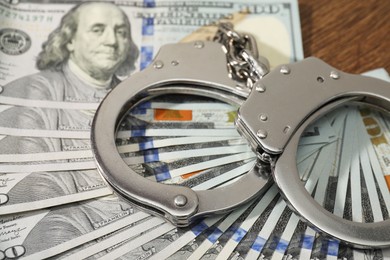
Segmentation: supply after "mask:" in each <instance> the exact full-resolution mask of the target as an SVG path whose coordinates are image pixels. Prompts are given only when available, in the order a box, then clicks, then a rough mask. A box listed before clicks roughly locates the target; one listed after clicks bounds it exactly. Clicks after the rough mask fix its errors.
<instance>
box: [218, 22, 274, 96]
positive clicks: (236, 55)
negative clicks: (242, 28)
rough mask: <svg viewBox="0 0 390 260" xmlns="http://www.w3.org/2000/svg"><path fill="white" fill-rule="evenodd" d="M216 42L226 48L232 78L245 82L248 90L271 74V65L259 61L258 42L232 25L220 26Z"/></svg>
mask: <svg viewBox="0 0 390 260" xmlns="http://www.w3.org/2000/svg"><path fill="white" fill-rule="evenodd" d="M214 41H216V42H219V43H221V44H222V45H223V46H224V47H225V51H226V55H227V59H228V71H229V74H230V75H231V77H232V78H233V79H234V80H236V81H239V82H244V83H245V85H246V86H247V87H248V88H250V89H251V88H252V87H253V85H254V83H255V82H256V81H258V80H259V79H261V78H262V77H263V76H264V75H266V74H267V73H268V72H269V65H268V64H267V63H265V62H260V61H259V54H258V49H257V45H256V40H255V39H254V37H253V36H251V35H249V34H240V33H238V32H237V31H235V30H234V29H233V25H232V24H231V23H220V24H218V31H217V33H216V34H215V36H214Z"/></svg>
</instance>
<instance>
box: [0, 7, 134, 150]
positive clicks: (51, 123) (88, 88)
mask: <svg viewBox="0 0 390 260" xmlns="http://www.w3.org/2000/svg"><path fill="white" fill-rule="evenodd" d="M138 55H139V50H138V48H137V46H136V45H135V44H134V42H133V40H132V37H131V26H130V22H129V19H128V18H127V16H126V14H125V13H124V12H123V11H122V10H121V9H120V8H118V7H117V6H115V5H114V4H111V3H104V2H88V3H82V4H80V5H77V6H75V7H74V8H72V9H71V10H70V11H69V12H68V13H67V14H65V15H64V16H63V18H62V20H61V22H60V24H59V26H58V27H57V28H56V29H55V30H54V31H53V32H52V33H51V34H50V35H49V36H48V39H47V41H46V42H45V43H44V44H43V46H42V51H41V52H40V53H39V54H38V56H37V60H36V66H37V68H38V69H39V70H40V72H39V73H36V74H33V75H29V76H26V77H22V78H20V79H17V80H15V81H13V82H11V83H9V84H7V85H6V86H4V87H3V90H2V92H1V93H0V95H4V96H8V97H17V98H26V99H34V100H50V101H65V102H83V103H87V102H94V103H97V102H100V101H101V100H102V99H103V98H104V96H105V95H106V94H107V93H108V92H109V91H110V90H111V89H112V88H114V87H115V86H116V85H117V84H118V83H119V82H120V80H119V78H121V77H126V76H128V75H130V73H131V72H132V71H133V70H134V69H135V62H136V60H137V58H138ZM93 113H94V111H86V110H77V109H66V110H59V109H43V108H27V107H14V108H9V109H7V110H5V111H3V112H2V113H1V114H0V122H1V123H0V124H1V126H5V127H14V128H27V129H47V130H89V128H90V125H91V121H92V118H93ZM87 143H88V140H84V141H83V140H74V139H61V140H60V139H58V140H54V139H50V140H49V139H48V138H20V137H19V138H16V137H11V136H8V137H6V138H4V139H2V140H1V146H2V147H3V148H2V149H1V148H0V150H1V152H4V153H26V152H45V151H53V150H54V151H59V150H76V149H78V147H84V148H85V147H86V148H88V147H87V146H88V144H87Z"/></svg>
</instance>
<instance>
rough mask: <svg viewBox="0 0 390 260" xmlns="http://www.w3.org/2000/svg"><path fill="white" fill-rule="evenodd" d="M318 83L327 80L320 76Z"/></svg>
mask: <svg viewBox="0 0 390 260" xmlns="http://www.w3.org/2000/svg"><path fill="white" fill-rule="evenodd" d="M317 81H318V82H319V83H322V82H324V81H325V79H324V78H323V77H321V76H318V77H317Z"/></svg>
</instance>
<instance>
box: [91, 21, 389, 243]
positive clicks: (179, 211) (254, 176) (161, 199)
mask: <svg viewBox="0 0 390 260" xmlns="http://www.w3.org/2000/svg"><path fill="white" fill-rule="evenodd" d="M251 52H252V53H255V54H256V53H257V50H256V45H255V44H253V41H252V40H251V37H250V36H248V35H241V34H239V33H237V32H235V31H234V30H233V28H232V26H230V25H229V24H221V25H219V29H218V32H217V34H216V40H215V41H213V42H212V41H196V42H192V43H180V44H169V45H165V46H163V47H162V48H161V49H160V51H159V53H158V54H157V56H156V58H155V59H154V61H153V63H152V64H151V65H150V66H149V67H147V68H146V69H144V70H143V71H141V72H139V73H135V74H134V75H132V76H131V77H130V78H129V79H127V80H125V81H123V82H122V83H120V84H119V85H118V86H117V87H116V88H115V89H113V90H112V91H111V92H110V93H109V94H108V95H107V96H106V97H105V99H104V100H103V101H102V103H101V104H100V106H99V108H98V110H97V112H96V115H95V118H94V121H93V125H92V134H91V141H92V150H93V153H94V158H95V161H96V164H97V168H98V170H99V172H100V173H101V174H102V175H103V176H104V178H105V179H106V180H107V181H108V183H109V184H110V185H111V186H112V187H113V188H114V189H115V190H116V191H117V192H119V193H120V194H121V195H123V196H125V197H126V198H128V199H130V200H132V201H133V202H135V203H136V204H138V205H141V206H142V207H143V208H144V209H146V210H147V211H149V212H151V213H153V214H155V215H158V216H162V217H165V218H166V219H168V220H169V221H170V222H172V223H173V224H175V225H177V226H187V225H189V224H190V223H193V222H194V221H196V220H197V219H199V218H202V217H206V216H210V215H213V214H216V213H224V212H229V211H231V210H233V209H235V208H237V207H238V206H239V205H242V204H243V203H245V202H248V201H250V200H252V199H253V198H256V197H258V196H261V195H262V194H263V193H264V192H265V191H266V190H267V189H268V187H269V186H270V185H271V184H272V183H276V184H277V186H278V187H279V190H280V192H281V194H282V196H283V197H284V199H285V200H286V202H287V204H288V205H289V206H290V207H291V208H292V209H293V210H294V211H295V212H296V213H297V214H298V215H299V216H301V218H302V219H303V220H305V221H307V222H308V223H309V224H310V225H311V226H312V227H314V228H315V229H316V230H317V231H321V232H323V233H325V234H327V235H330V236H332V237H334V238H337V239H339V240H340V241H343V242H345V243H347V244H349V245H352V246H355V247H358V248H374V247H375V248H381V247H388V246H390V219H388V220H385V221H382V222H375V223H357V222H352V221H349V220H346V219H343V218H341V217H338V216H335V215H333V214H332V213H330V212H328V211H327V210H326V209H324V208H323V207H322V206H320V205H319V204H318V203H317V202H316V201H315V200H314V199H313V198H312V197H311V196H310V194H309V193H308V192H307V191H306V190H305V188H304V186H303V185H302V181H301V180H300V177H299V174H298V170H297V166H296V154H297V147H298V141H299V138H300V136H301V134H302V133H303V130H304V129H305V128H306V127H307V126H308V125H309V124H310V123H311V122H313V121H314V120H315V119H317V118H318V117H320V116H321V115H324V114H325V113H327V112H329V111H330V110H332V109H335V108H336V107H338V106H340V105H341V104H344V103H346V102H350V101H358V102H363V103H368V104H371V105H374V106H376V107H379V108H380V109H383V110H387V111H390V84H389V83H388V82H385V81H382V80H379V79H374V78H368V77H363V76H359V75H351V74H346V73H343V72H341V71H338V70H337V69H335V68H332V67H331V66H329V65H328V64H326V63H324V62H323V61H321V60H319V59H317V58H307V59H305V60H303V61H300V62H297V63H294V64H289V65H281V66H279V67H277V68H275V69H274V70H273V71H271V72H268V66H267V64H266V62H264V61H263V62H258V58H259V57H256V56H253V55H252V54H251ZM167 93H169V94H171V93H179V94H191V95H200V96H208V97H213V98H216V99H218V100H222V101H225V102H228V103H230V104H234V105H238V106H240V108H239V111H238V117H237V119H236V128H237V130H238V132H240V133H241V134H242V135H243V136H244V137H245V138H246V139H247V140H248V141H249V143H250V145H251V146H252V148H253V150H254V151H255V152H256V155H257V157H258V163H257V164H255V165H254V167H253V168H252V170H250V171H249V172H248V173H247V174H245V175H244V176H243V177H242V178H241V179H239V180H238V181H236V182H234V183H232V184H230V185H228V186H224V187H221V188H217V189H213V190H202V191H194V190H192V189H190V188H187V187H183V186H178V185H164V184H159V183H156V182H152V181H150V180H147V179H145V178H144V177H142V176H140V175H138V174H137V173H136V172H135V171H133V170H132V169H130V168H129V167H128V165H127V164H126V163H125V162H124V161H123V159H122V158H121V156H120V155H119V153H118V151H117V148H116V145H115V136H116V131H117V126H118V124H119V122H120V120H121V119H122V118H123V116H124V115H125V114H126V112H127V111H128V110H129V109H130V108H132V107H134V106H136V105H137V104H139V103H140V102H142V101H145V100H148V99H151V98H153V97H156V96H159V95H163V94H167ZM267 169H268V170H267ZM268 173H271V174H268ZM271 176H272V177H271Z"/></svg>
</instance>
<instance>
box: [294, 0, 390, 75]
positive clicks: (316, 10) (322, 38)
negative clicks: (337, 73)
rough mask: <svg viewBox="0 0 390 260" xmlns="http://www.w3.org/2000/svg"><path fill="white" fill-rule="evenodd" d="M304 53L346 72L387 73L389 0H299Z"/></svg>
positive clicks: (389, 54)
mask: <svg viewBox="0 0 390 260" xmlns="http://www.w3.org/2000/svg"><path fill="white" fill-rule="evenodd" d="M299 9H300V17H301V27H302V39H303V48H304V54H305V57H309V56H315V57H318V58H321V59H323V60H324V61H326V62H327V63H329V64H330V65H332V66H333V67H335V68H338V69H340V70H343V71H345V72H349V73H362V72H364V71H367V70H371V69H376V68H379V67H383V68H385V69H386V70H387V71H388V72H389V73H390V0H376V1H374V0H351V1H349V0H326V1H325V0H299Z"/></svg>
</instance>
